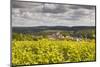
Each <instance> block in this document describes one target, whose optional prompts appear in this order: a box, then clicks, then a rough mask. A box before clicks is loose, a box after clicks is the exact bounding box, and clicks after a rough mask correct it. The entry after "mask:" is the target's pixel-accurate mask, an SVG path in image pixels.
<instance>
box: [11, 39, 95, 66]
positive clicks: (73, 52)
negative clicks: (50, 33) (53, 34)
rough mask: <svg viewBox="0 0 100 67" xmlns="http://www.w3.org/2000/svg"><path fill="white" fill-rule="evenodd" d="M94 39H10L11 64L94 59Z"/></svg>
mask: <svg viewBox="0 0 100 67" xmlns="http://www.w3.org/2000/svg"><path fill="white" fill-rule="evenodd" d="M95 50H96V49H95V40H94V39H91V40H81V41H78V42H77V41H72V40H50V39H45V38H44V39H40V40H38V41H34V40H33V41H17V40H13V41H12V64H13V65H32V64H33V65H34V64H52V63H64V62H82V61H95V60H96V56H95V53H96V52H95Z"/></svg>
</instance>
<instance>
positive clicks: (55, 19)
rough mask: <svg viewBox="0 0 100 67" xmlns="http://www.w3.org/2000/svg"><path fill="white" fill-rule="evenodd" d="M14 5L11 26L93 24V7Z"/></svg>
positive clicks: (20, 3)
mask: <svg viewBox="0 0 100 67" xmlns="http://www.w3.org/2000/svg"><path fill="white" fill-rule="evenodd" d="M14 3H15V2H14ZM15 4H16V5H17V6H14V7H13V9H12V15H13V19H12V23H13V26H42V25H44V26H45V25H46V26H56V25H61V26H75V25H76V26H77V25H80V26H82V25H90V26H92V25H94V24H95V19H94V18H95V9H94V6H93V7H92V6H89V7H86V6H83V5H82V6H80V5H77V6H76V5H67V4H66V5H63V4H47V3H45V4H44V3H31V2H17V3H15ZM72 7H73V8H72Z"/></svg>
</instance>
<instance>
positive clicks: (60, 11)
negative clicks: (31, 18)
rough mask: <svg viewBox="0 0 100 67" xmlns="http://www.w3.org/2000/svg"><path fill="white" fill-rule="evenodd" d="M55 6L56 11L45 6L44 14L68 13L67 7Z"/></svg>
mask: <svg viewBox="0 0 100 67" xmlns="http://www.w3.org/2000/svg"><path fill="white" fill-rule="evenodd" d="M53 5H54V7H55V8H54V9H52V8H48V7H45V5H44V9H43V13H64V12H66V11H67V9H66V7H65V6H63V5H60V4H53Z"/></svg>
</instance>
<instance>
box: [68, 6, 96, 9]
mask: <svg viewBox="0 0 100 67" xmlns="http://www.w3.org/2000/svg"><path fill="white" fill-rule="evenodd" d="M69 8H71V9H81V8H84V9H95V6H90V5H75V6H73V5H71V6H70V7H69Z"/></svg>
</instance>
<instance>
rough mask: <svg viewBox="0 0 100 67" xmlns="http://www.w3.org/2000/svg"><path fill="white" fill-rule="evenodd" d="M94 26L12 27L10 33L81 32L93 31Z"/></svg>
mask: <svg viewBox="0 0 100 67" xmlns="http://www.w3.org/2000/svg"><path fill="white" fill-rule="evenodd" d="M95 28H96V27H95V26H73V27H66V26H37V27H12V32H18V33H23V32H26V33H31V32H42V31H48V30H51V31H57V30H58V31H81V30H95Z"/></svg>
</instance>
